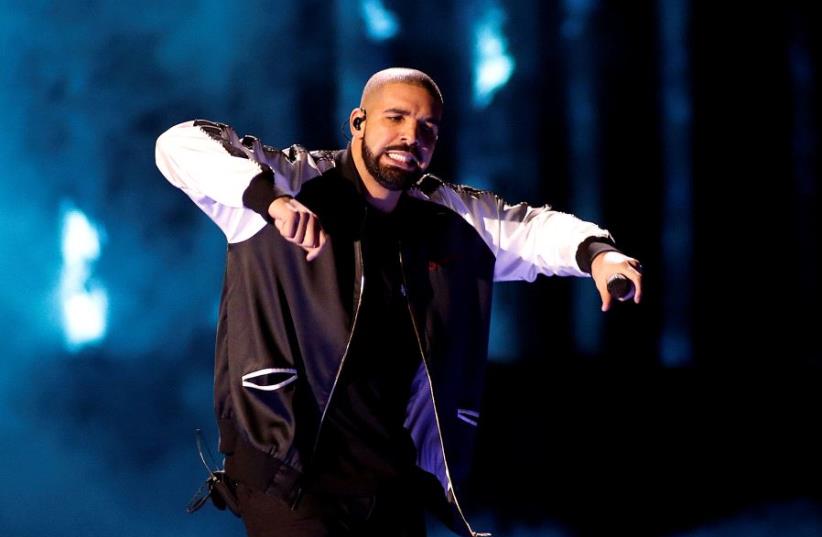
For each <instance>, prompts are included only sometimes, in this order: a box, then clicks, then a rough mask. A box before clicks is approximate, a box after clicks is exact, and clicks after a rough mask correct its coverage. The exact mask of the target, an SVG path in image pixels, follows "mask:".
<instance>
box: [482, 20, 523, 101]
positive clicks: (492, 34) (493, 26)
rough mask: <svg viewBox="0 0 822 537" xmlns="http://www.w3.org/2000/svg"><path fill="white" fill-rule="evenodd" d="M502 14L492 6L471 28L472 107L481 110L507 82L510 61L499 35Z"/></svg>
mask: <svg viewBox="0 0 822 537" xmlns="http://www.w3.org/2000/svg"><path fill="white" fill-rule="evenodd" d="M504 22H505V12H504V11H503V10H502V9H501V8H500V7H498V6H496V5H492V6H491V7H489V8H488V10H487V11H486V12H485V14H484V15H483V16H482V17H481V18H480V19H479V20H478V22H477V23H476V26H475V27H474V106H476V107H477V108H485V107H486V106H488V105H489V104H491V100H492V99H493V97H494V94H495V93H496V92H497V91H499V89H500V88H502V87H503V86H505V84H507V83H508V80H509V79H510V78H511V75H512V74H513V72H514V67H515V62H514V58H513V57H512V56H511V55H510V54H509V53H508V50H507V49H508V42H507V39H506V38H505V35H504V34H503V33H502V25H503V23H504Z"/></svg>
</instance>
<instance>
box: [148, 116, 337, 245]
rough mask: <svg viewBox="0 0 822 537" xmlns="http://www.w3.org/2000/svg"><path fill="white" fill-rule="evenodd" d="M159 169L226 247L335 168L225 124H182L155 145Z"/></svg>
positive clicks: (248, 234)
mask: <svg viewBox="0 0 822 537" xmlns="http://www.w3.org/2000/svg"><path fill="white" fill-rule="evenodd" d="M155 155H156V160H157V167H158V168H159V169H160V171H161V172H162V173H163V175H164V176H165V177H166V179H168V181H169V182H170V183H171V184H173V185H174V186H176V187H177V188H179V189H181V190H182V191H183V192H185V193H186V194H187V195H188V196H189V197H190V198H191V199H192V200H193V201H194V202H195V203H196V204H197V205H198V206H199V207H200V208H201V209H202V210H203V212H205V213H206V214H207V215H208V216H209V217H210V218H211V219H212V220H213V221H214V222H215V223H216V224H217V225H218V226H220V229H222V230H223V232H224V233H225V235H226V237H227V239H228V241H229V242H240V241H242V240H245V239H247V238H249V237H251V236H252V235H254V234H255V233H257V232H258V231H259V230H260V229H262V227H263V226H265V224H266V222H270V221H271V217H270V215H269V212H268V209H269V207H270V206H271V203H272V201H274V199H276V198H277V197H279V196H285V195H289V196H293V195H295V194H296V193H297V192H299V190H300V187H301V185H302V184H303V183H304V182H305V181H307V180H308V179H311V178H312V177H316V176H317V175H319V174H321V173H322V172H323V171H324V170H325V169H327V168H328V167H330V166H333V162H330V161H322V162H316V161H315V160H314V158H312V157H311V155H310V154H309V153H308V152H307V151H305V150H304V149H302V148H300V147H299V146H292V147H291V148H290V149H289V150H288V151H287V152H286V151H278V150H274V149H272V148H269V147H266V146H263V145H262V144H261V143H260V141H259V140H258V139H256V138H254V137H251V136H246V137H244V138H242V139H240V138H239V137H238V136H237V134H236V133H235V132H234V130H233V129H232V128H231V127H229V126H227V125H224V124H220V123H213V122H210V121H204V120H197V121H188V122H185V123H181V124H179V125H176V126H174V127H172V128H171V129H169V130H168V131H166V132H164V133H163V134H162V135H160V137H159V138H158V139H157V146H156V153H155Z"/></svg>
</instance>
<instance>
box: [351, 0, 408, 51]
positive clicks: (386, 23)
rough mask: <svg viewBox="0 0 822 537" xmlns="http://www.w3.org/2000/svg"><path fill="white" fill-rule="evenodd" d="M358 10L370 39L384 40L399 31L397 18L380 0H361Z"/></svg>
mask: <svg viewBox="0 0 822 537" xmlns="http://www.w3.org/2000/svg"><path fill="white" fill-rule="evenodd" d="M360 11H361V13H362V17H363V20H364V21H365V31H366V33H367V34H368V37H369V38H370V39H372V40H374V41H386V40H388V39H391V38H393V37H395V36H396V35H397V33H398V32H399V30H400V23H399V19H397V16H396V15H395V14H394V13H392V12H391V11H389V10H388V9H387V8H386V7H385V6H384V5H383V3H382V0H362V2H360Z"/></svg>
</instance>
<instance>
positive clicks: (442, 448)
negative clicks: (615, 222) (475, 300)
mask: <svg viewBox="0 0 822 537" xmlns="http://www.w3.org/2000/svg"><path fill="white" fill-rule="evenodd" d="M397 246H398V250H399V255H400V277H401V278H402V287H401V288H400V292H401V293H402V296H403V297H405V304H406V306H408V315H409V316H410V317H411V326H412V327H413V328H414V337H415V338H416V340H417V348H418V349H419V351H420V357H421V358H422V364H423V367H424V368H425V375H426V377H428V390H429V393H430V394H431V405H432V406H433V407H434V421H435V422H436V423H437V437H438V438H439V441H440V451H441V453H442V462H443V464H444V465H445V478H446V480H447V481H448V487H449V488H450V489H451V495H452V496H453V497H454V505H455V506H456V507H457V512H458V513H459V515H460V518H461V519H462V522H463V524H465V527H466V528H468V533H470V534H471V535H472V536H473V537H483V536H490V535H491V534H490V533H479V532H476V531H474V530H473V529H471V525H470V524H469V523H468V520H467V519H466V518H465V515H464V514H463V512H462V507H460V502H459V500H458V499H457V491H456V490H455V489H454V484H453V483H452V482H451V472H450V471H449V470H448V459H447V458H446V457H445V444H443V442H442V428H441V427H440V417H439V414H438V413H437V401H436V399H435V398H434V383H433V381H432V380H431V371H430V370H429V369H428V359H427V358H426V356H425V351H424V350H423V348H422V340H421V339H420V331H419V329H418V328H417V320H416V319H415V318H414V311H413V310H412V309H411V299H410V298H409V297H408V284H407V281H406V279H405V263H403V259H402V243H401V242H399V241H398V242H397Z"/></svg>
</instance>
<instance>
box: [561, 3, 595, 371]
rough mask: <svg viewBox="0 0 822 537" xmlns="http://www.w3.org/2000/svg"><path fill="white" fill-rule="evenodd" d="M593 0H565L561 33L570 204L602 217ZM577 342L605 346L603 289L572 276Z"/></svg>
mask: <svg viewBox="0 0 822 537" xmlns="http://www.w3.org/2000/svg"><path fill="white" fill-rule="evenodd" d="M596 8H597V2H595V1H594V0H565V2H564V10H565V19H564V20H563V23H562V29H561V31H562V37H563V39H564V41H565V57H566V62H567V73H568V74H567V80H568V85H567V90H566V97H567V99H568V131H569V138H570V139H569V144H568V145H569V150H570V157H569V167H568V168H569V172H570V176H571V207H572V210H573V212H574V213H577V214H579V215H580V216H581V217H583V218H585V219H586V220H592V221H594V222H601V221H602V219H601V218H600V215H601V214H602V208H601V188H600V180H601V176H602V173H601V169H600V166H599V158H600V156H599V144H598V140H599V132H598V131H597V121H598V117H597V102H596V100H597V96H596V54H595V51H596V49H595V44H594V38H593V35H592V32H591V31H590V26H591V24H590V23H591V20H592V18H593V16H594V13H595V10H596ZM573 286H574V287H573V297H574V298H573V303H572V312H573V313H572V315H573V319H574V346H575V348H576V350H577V352H579V353H580V354H583V355H588V356H595V355H597V354H598V353H599V352H600V350H601V348H602V333H603V318H602V314H601V313H600V311H599V306H600V304H599V295H598V294H597V293H596V292H595V291H594V290H593V285H592V284H591V282H590V280H581V281H574V282H573Z"/></svg>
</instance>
